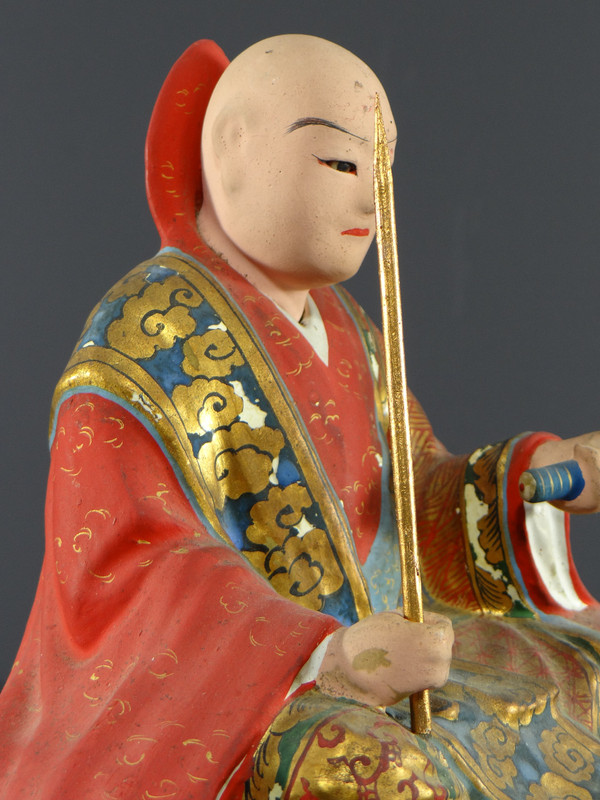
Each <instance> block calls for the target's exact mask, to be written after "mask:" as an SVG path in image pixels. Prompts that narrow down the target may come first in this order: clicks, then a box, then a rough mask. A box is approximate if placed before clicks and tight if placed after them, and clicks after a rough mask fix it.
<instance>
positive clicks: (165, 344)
mask: <svg viewBox="0 0 600 800" xmlns="http://www.w3.org/2000/svg"><path fill="white" fill-rule="evenodd" d="M201 303H202V298H201V296H200V295H199V294H198V292H197V291H195V290H192V289H190V288H189V287H188V286H187V284H185V283H184V282H183V281H182V280H181V278H178V277H175V276H171V277H168V278H167V279H166V280H165V281H164V282H162V283H150V284H148V287H147V288H146V289H145V291H144V292H143V294H141V295H140V296H137V297H130V298H129V300H127V302H126V303H125V305H124V306H123V313H122V316H121V317H120V318H119V319H116V320H115V321H114V322H112V323H111V324H110V325H109V327H108V332H107V339H108V343H109V345H110V346H111V347H113V348H114V349H115V350H119V351H120V352H121V353H124V354H125V355H127V356H129V357H130V358H133V359H139V358H150V357H151V356H153V355H154V353H155V352H156V350H157V349H158V350H168V349H169V348H171V347H172V346H173V344H174V343H175V340H176V339H177V338H185V337H187V336H189V335H190V334H191V333H193V331H194V330H195V328H196V322H195V320H194V319H193V317H192V316H191V314H190V313H189V309H190V308H195V307H197V306H199V305H200V304H201Z"/></svg>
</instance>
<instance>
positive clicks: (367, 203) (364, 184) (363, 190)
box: [358, 165, 375, 217]
mask: <svg viewBox="0 0 600 800" xmlns="http://www.w3.org/2000/svg"><path fill="white" fill-rule="evenodd" d="M359 178H360V188H359V190H358V195H359V196H358V206H359V210H360V213H361V214H364V215H365V216H369V217H371V216H373V214H375V192H374V187H373V165H371V166H370V167H368V168H366V169H363V170H362V174H361V175H360V176H359Z"/></svg>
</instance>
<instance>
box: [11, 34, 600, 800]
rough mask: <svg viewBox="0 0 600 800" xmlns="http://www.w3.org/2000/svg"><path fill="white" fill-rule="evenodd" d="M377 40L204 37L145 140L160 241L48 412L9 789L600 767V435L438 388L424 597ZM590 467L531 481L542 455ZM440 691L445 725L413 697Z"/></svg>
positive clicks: (245, 783)
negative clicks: (377, 276) (447, 403)
mask: <svg viewBox="0 0 600 800" xmlns="http://www.w3.org/2000/svg"><path fill="white" fill-rule="evenodd" d="M376 95H378V96H379V100H380V104H381V108H382V115H383V123H384V127H385V129H386V134H387V139H388V142H389V148H390V153H391V155H393V151H394V148H395V144H396V127H395V123H394V118H393V115H392V110H391V108H390V106H389V103H388V100H387V98H386V94H385V91H384V89H383V87H382V86H381V84H380V82H379V81H378V79H377V77H376V76H375V75H374V74H373V72H372V71H371V70H370V69H369V68H368V67H367V66H366V65H365V64H364V63H363V62H362V61H360V60H359V59H358V58H357V57H355V56H354V55H352V54H351V53H349V52H348V51H346V50H344V49H343V48H341V47H338V46H337V45H334V44H332V43H331V42H327V41H324V40H322V39H318V38H315V37H311V36H300V35H290V36H277V37H274V38H271V39H267V40H265V41H262V42H259V43H258V44H255V45H253V46H252V47H250V48H249V49H248V50H246V51H245V52H243V53H242V54H241V55H240V56H238V57H237V58H236V59H235V60H234V61H233V62H232V63H231V64H229V65H228V62H227V59H226V57H225V56H224V55H223V53H222V51H221V50H220V49H219V48H218V47H217V46H216V45H215V44H214V43H213V42H208V41H201V42H197V43H196V44H194V45H192V47H190V48H189V50H187V51H186V52H185V53H184V55H183V56H182V57H181V58H180V59H179V61H178V62H177V63H176V64H175V66H174V67H173V70H172V71H171V73H170V74H169V76H168V78H167V80H166V82H165V85H164V87H163V89H162V91H161V93H160V95H159V98H158V101H157V104H156V107H155V110H154V114H153V116H152V120H151V123H150V128H149V133H148V140H147V150H146V158H147V185H148V196H149V201H150V206H151V209H152V213H153V215H154V219H155V221H156V224H157V227H158V230H159V233H160V235H161V239H162V249H161V250H160V252H159V253H158V254H157V255H156V256H154V257H152V258H150V259H149V260H148V261H145V262H143V263H142V264H140V265H139V266H138V267H136V268H135V269H134V270H132V271H131V272H129V274H127V275H126V276H125V277H124V278H123V279H122V280H121V281H120V282H119V283H117V284H116V285H115V286H114V287H113V288H112V289H111V290H110V291H109V292H108V293H107V294H106V295H105V297H104V298H103V299H102V300H101V301H100V303H99V304H98V306H97V307H96V308H95V309H94V310H93V311H92V313H91V315H90V317H89V319H88V321H87V323H86V326H85V328H84V331H83V333H82V335H81V338H80V340H79V342H78V343H77V345H76V347H75V350H74V352H73V355H72V356H71V359H70V361H69V363H68V365H67V368H66V370H65V372H64V374H63V376H62V378H61V380H60V382H59V384H58V387H57V389H56V393H55V396H54V401H53V408H52V416H51V423H50V443H51V467H50V479H49V483H48V496H47V507H46V555H45V560H44V564H43V568H42V575H41V580H40V584H39V588H38V591H37V595H36V599H35V602H34V606H33V610H32V613H31V617H30V619H29V623H28V626H27V630H26V632H25V636H24V639H23V643H22V645H21V648H20V650H19V653H18V656H17V660H16V662H15V665H14V668H13V670H12V673H11V675H10V678H9V680H8V682H7V685H6V687H5V689H4V691H3V693H2V696H1V699H0V719H1V725H0V739H1V746H0V752H1V753H2V756H1V757H0V761H1V763H2V769H1V770H0V786H1V788H2V791H1V792H0V794H1V795H2V797H7V798H8V797H11V798H43V800H54V798H61V800H75V798H76V799H77V800H86V799H87V798H98V800H100V798H102V799H103V800H116V799H117V798H127V799H129V798H140V800H142V799H143V800H157V799H158V798H165V799H166V798H169V799H171V798H172V799H173V800H190V799H191V798H206V799H207V800H213V799H215V798H219V800H229V799H230V798H237V799H238V800H241V798H244V800H279V799H280V798H281V800H283V798H285V800H316V799H318V800H324V799H325V798H336V800H346V799H348V800H350V798H352V799H353V800H355V799H356V798H360V799H361V800H393V799H394V798H411V800H416V799H417V798H418V799H419V800H421V799H423V800H424V799H425V798H431V799H433V798H435V800H442V799H445V798H495V799H497V800H506V798H514V799H515V800H516V799H517V798H518V799H519V800H551V799H552V800H558V799H559V798H564V799H565V800H566V798H570V799H571V800H573V799H574V798H576V800H594V799H595V798H598V797H600V735H599V723H600V718H599V709H600V697H599V692H598V688H599V678H600V633H599V628H600V625H599V621H600V613H599V606H598V604H597V603H596V601H595V600H594V599H593V598H592V597H591V596H590V595H589V593H588V592H587V591H586V590H585V588H584V586H583V585H582V583H581V581H580V580H579V578H578V576H577V572H576V570H575V567H574V565H573V562H572V559H571V555H570V549H569V539H568V512H593V511H597V510H598V509H599V507H600V450H599V448H600V435H598V434H590V435H587V436H582V437H578V438H576V439H570V440H561V439H559V438H558V437H556V436H553V435H551V434H548V433H535V434H525V435H521V436H517V437H515V438H514V439H510V440H508V441H504V442H500V443H495V444H492V445H487V446H483V447H481V448H480V449H478V450H476V451H475V452H474V453H471V454H469V455H464V456H453V455H451V454H450V453H448V452H447V450H446V449H445V448H444V447H443V445H442V444H441V443H440V442H439V441H438V440H437V439H436V438H435V436H434V435H433V432H432V430H431V428H430V425H429V423H428V421H427V418H426V417H425V414H424V413H423V410H422V409H421V407H420V406H419V404H418V402H417V400H416V399H415V398H414V397H413V396H412V395H409V419H410V428H411V440H412V449H413V453H412V455H413V463H414V474H415V495H416V507H417V517H418V538H419V545H420V552H421V575H422V580H423V592H424V604H425V609H426V611H425V617H424V622H423V623H421V624H420V623H415V622H410V621H408V620H406V619H405V618H404V616H403V614H402V609H401V605H402V598H401V596H400V577H401V576H400V559H399V546H398V534H397V530H396V524H395V521H394V520H395V518H394V514H393V510H392V507H393V500H394V498H393V497H392V495H391V491H390V455H389V448H388V415H387V397H386V390H385V385H384V372H385V371H384V368H383V355H382V343H381V337H380V334H379V332H378V330H377V329H376V327H375V326H374V325H373V323H372V322H371V321H370V319H369V318H368V317H367V315H366V314H365V313H364V311H363V310H362V309H361V308H360V306H359V305H357V303H356V302H355V301H354V300H353V299H352V298H351V297H350V296H349V295H348V293H347V292H346V291H345V290H344V289H343V288H341V287H339V286H337V284H338V283H339V282H340V281H344V280H345V279H347V278H349V277H351V276H352V275H353V274H354V273H355V272H356V271H357V270H358V268H359V267H360V265H361V262H362V261H363V258H364V256H365V254H366V252H367V249H368V247H369V245H370V243H371V241H372V239H373V236H374V232H375V219H374V195H373V152H374V151H373V148H374V108H375V102H376ZM568 459H571V460H575V461H576V462H577V463H578V465H579V467H580V469H581V472H582V474H583V478H584V480H585V487H584V489H583V491H582V492H581V493H580V494H579V495H578V496H577V497H572V498H571V499H564V498H563V499H562V500H556V501H554V502H553V503H549V502H542V503H535V504H534V503H526V502H524V501H523V500H522V499H521V495H520V491H519V483H520V476H521V474H522V473H523V472H524V471H526V470H530V469H531V468H536V467H543V466H547V465H550V464H554V463H556V462H561V461H564V460H568ZM423 689H430V690H431V708H432V733H431V735H429V736H420V735H416V734H414V733H412V732H411V725H410V712H409V704H408V696H409V695H410V694H412V693H414V692H419V691H421V690H423Z"/></svg>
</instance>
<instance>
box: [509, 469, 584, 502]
mask: <svg viewBox="0 0 600 800" xmlns="http://www.w3.org/2000/svg"><path fill="white" fill-rule="evenodd" d="M584 486H585V481H584V479H583V475H582V473H581V469H580V467H579V464H578V463H577V461H574V460H573V461H561V462H560V463H558V464H550V466H548V467H539V468H538V469H529V470H527V471H526V472H524V473H523V474H522V475H521V477H520V478H519V491H520V492H521V497H522V498H523V500H527V501H528V502H529V503H541V502H542V501H544V500H574V499H575V498H576V497H578V496H579V495H580V494H581V492H582V491H583V487H584Z"/></svg>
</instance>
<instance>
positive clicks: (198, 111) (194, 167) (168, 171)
mask: <svg viewBox="0 0 600 800" xmlns="http://www.w3.org/2000/svg"><path fill="white" fill-rule="evenodd" d="M228 63H229V60H228V58H227V56H226V55H225V54H224V53H223V51H222V50H221V48H220V47H219V46H218V45H217V44H215V42H213V41H211V40H210V39H201V40H200V41H198V42H194V44H193V45H191V46H190V47H188V49H187V50H186V51H185V53H184V54H183V55H182V56H181V57H180V58H179V59H178V60H177V61H176V62H175V64H174V65H173V67H172V68H171V71H170V72H169V74H168V75H167V79H166V80H165V82H164V84H163V87H162V89H161V90H160V93H159V95H158V99H157V101H156V104H155V106H154V111H153V112H152V118H151V120H150V125H149V126H148V135H147V137H146V194H147V196H148V203H149V205H150V211H151V212H152V216H153V218H154V222H155V224H156V227H157V229H158V232H159V234H160V238H161V246H162V247H177V248H179V249H180V250H183V251H185V252H186V253H189V254H190V255H192V254H194V253H195V252H198V250H200V249H204V248H203V247H202V245H201V242H200V239H199V237H198V232H197V229H196V212H197V210H198V208H199V207H200V204H201V202H202V177H201V175H202V165H201V161H200V141H201V136H202V124H203V122H204V115H205V114H206V107H207V105H208V101H209V100H210V96H211V94H212V92H213V89H214V87H215V85H216V83H217V81H218V80H219V78H220V77H221V75H222V74H223V71H224V70H225V67H226V66H227V64H228Z"/></svg>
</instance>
